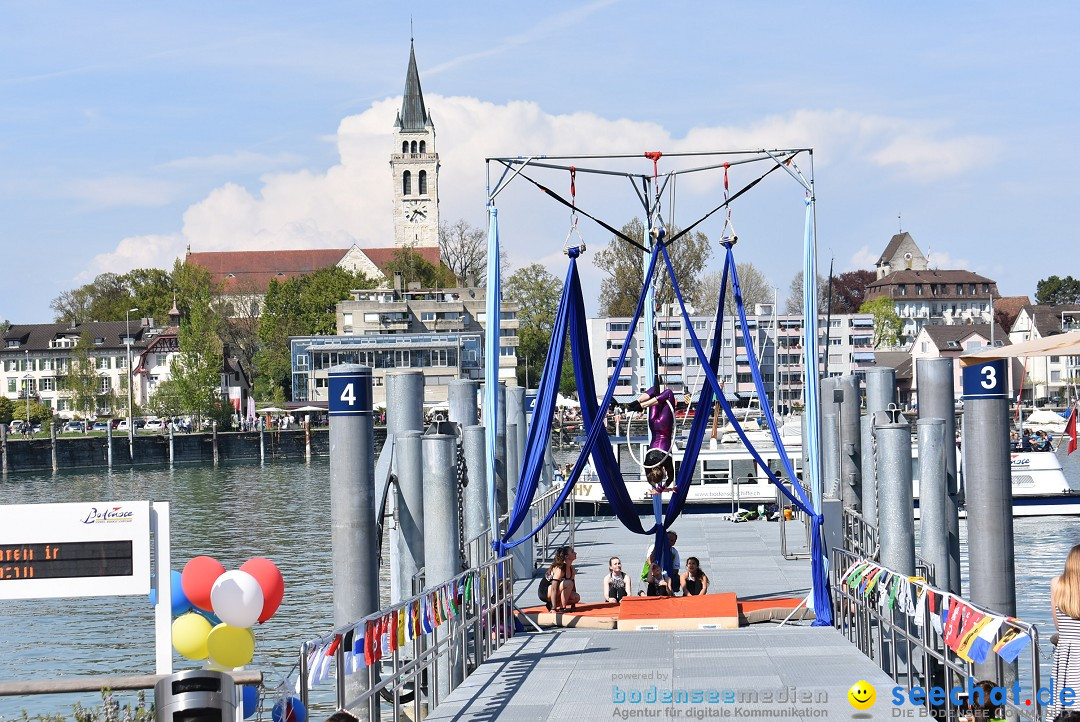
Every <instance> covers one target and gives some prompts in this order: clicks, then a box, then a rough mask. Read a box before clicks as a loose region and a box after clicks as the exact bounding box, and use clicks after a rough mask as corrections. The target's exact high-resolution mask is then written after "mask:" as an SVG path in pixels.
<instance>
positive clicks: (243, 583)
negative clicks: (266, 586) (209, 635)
mask: <svg viewBox="0 0 1080 722" xmlns="http://www.w3.org/2000/svg"><path fill="white" fill-rule="evenodd" d="M210 604H211V605H212V606H213V607H214V614H216V615H217V617H218V619H220V620H221V621H223V622H225V623H226V624H228V625H230V626H232V627H242V628H247V627H250V626H251V625H253V624H255V622H257V621H259V615H260V614H262V608H263V593H262V587H260V586H259V582H258V580H257V579H255V577H253V576H251V575H250V574H248V573H247V572H242V571H240V570H239V569H237V570H234V571H231V572H225V573H224V574H222V575H221V576H220V577H218V578H217V581H215V582H214V586H213V587H211V589H210Z"/></svg>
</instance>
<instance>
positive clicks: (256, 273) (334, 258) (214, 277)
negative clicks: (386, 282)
mask: <svg viewBox="0 0 1080 722" xmlns="http://www.w3.org/2000/svg"><path fill="white" fill-rule="evenodd" d="M350 250H352V249H350V248H305V249H301V250H293V251H210V252H204V253H188V254H187V257H186V258H185V259H184V262H185V263H191V264H194V265H196V266H201V267H202V268H205V269H206V270H207V271H209V272H210V279H211V281H213V282H214V283H215V284H220V285H221V286H222V288H223V289H224V292H225V293H266V289H268V288H269V287H270V280H271V279H277V280H278V281H284V280H286V279H289V278H293V277H295V276H302V275H304V274H307V273H313V272H315V271H318V270H321V269H323V268H330V267H331V266H336V265H337V264H338V263H340V262H341V260H342V259H343V258H345V255H346V254H347V253H348V252H349V251H350ZM400 250H401V249H399V248H361V249H360V251H361V252H362V253H363V254H364V255H365V256H367V257H368V258H369V259H370V260H371V262H372V263H374V264H375V265H376V266H378V268H379V270H380V271H383V274H384V275H385V268H386V265H387V264H388V263H390V261H392V260H393V258H394V254H396V253H397V252H398V251H400ZM412 250H413V251H414V252H416V253H418V254H419V255H420V256H421V257H422V258H423V259H424V260H425V261H428V262H429V263H434V264H438V263H439V262H440V255H439V247H438V246H431V247H423V248H420V247H417V248H413V249H412Z"/></svg>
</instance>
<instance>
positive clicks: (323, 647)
mask: <svg viewBox="0 0 1080 722" xmlns="http://www.w3.org/2000/svg"><path fill="white" fill-rule="evenodd" d="M479 586H480V585H479V583H478V579H477V575H476V573H475V572H474V573H471V574H467V575H465V576H464V578H462V577H458V578H457V579H454V580H451V581H449V582H447V583H445V584H443V585H442V586H440V587H437V588H436V589H433V590H431V591H428V592H426V593H424V594H421V595H420V596H418V597H414V598H413V599H411V600H410V601H409V602H407V603H405V604H403V605H402V606H400V607H398V608H396V609H391V610H390V611H388V612H386V613H384V614H383V615H381V616H379V617H377V618H375V619H371V618H368V619H366V620H363V621H361V622H358V623H357V624H356V625H355V626H354V627H352V628H351V629H349V630H347V631H345V632H343V633H338V634H334V635H332V636H329V637H323V638H322V639H316V640H312V641H310V642H308V643H307V644H306V645H305V648H306V649H307V670H308V678H307V685H308V689H313V688H315V687H316V686H318V685H320V684H322V683H323V682H325V681H326V680H327V678H329V676H330V672H331V670H332V669H334V659H335V656H336V655H337V653H338V649H339V648H341V647H344V657H345V660H344V661H345V674H347V675H348V674H355V673H357V672H359V671H360V670H361V669H365V668H367V667H369V666H371V665H373V664H376V663H378V662H379V661H381V660H382V659H383V658H384V657H388V656H390V655H391V654H393V653H394V652H395V651H397V650H398V649H401V648H402V647H404V646H405V645H406V644H408V643H409V642H411V641H413V640H414V639H416V638H417V637H422V636H423V635H425V634H431V633H432V632H433V631H434V630H435V629H436V628H438V627H441V626H442V625H443V624H445V623H446V622H448V621H450V620H456V619H458V618H459V617H461V616H462V615H463V614H464V613H465V606H466V604H467V602H468V601H469V600H470V599H472V600H473V601H476V602H479V601H480V594H479V592H480V589H479ZM296 692H297V693H298V694H299V692H300V680H299V679H298V680H297V681H296Z"/></svg>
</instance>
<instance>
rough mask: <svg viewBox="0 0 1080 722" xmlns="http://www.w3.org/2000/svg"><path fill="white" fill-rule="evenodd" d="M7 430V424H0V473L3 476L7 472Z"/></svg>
mask: <svg viewBox="0 0 1080 722" xmlns="http://www.w3.org/2000/svg"><path fill="white" fill-rule="evenodd" d="M7 432H8V425H7V424H0V474H3V475H4V476H7V473H8V458H7Z"/></svg>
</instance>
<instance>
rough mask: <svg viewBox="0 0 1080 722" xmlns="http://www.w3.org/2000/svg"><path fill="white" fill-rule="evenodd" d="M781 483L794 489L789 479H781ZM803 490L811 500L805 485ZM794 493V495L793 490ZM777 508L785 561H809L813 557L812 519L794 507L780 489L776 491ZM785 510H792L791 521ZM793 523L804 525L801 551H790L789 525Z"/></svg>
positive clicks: (782, 554) (781, 549) (781, 553)
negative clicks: (811, 548)
mask: <svg viewBox="0 0 1080 722" xmlns="http://www.w3.org/2000/svg"><path fill="white" fill-rule="evenodd" d="M780 483H781V484H783V485H784V486H785V487H787V488H788V489H792V486H791V482H790V481H788V480H787V479H781V480H780ZM802 488H803V491H805V492H806V497H807V498H808V499H809V498H810V490H809V489H807V488H806V486H805V485H802ZM792 493H794V490H793V489H792ZM776 507H777V509H779V510H780V555H781V556H782V557H784V559H789V560H790V559H809V558H810V556H811V554H810V530H811V529H812V524H811V521H810V517H808V516H807V515H806V513H805V512H803V511H802V510H801V509H799V508H798V507H796V506H794V505H792V504H791V501H790V500H789V499H788V498H787V497H786V496H784V494H783V493H782V492H781V491H780V489H777V490H776ZM785 509H790V510H791V519H787V518H786V517H785V515H784V510H785ZM793 523H798V524H801V525H802V531H803V539H802V542H803V546H802V548H801V549H795V550H789V549H788V538H787V525H788V524H793Z"/></svg>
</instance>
